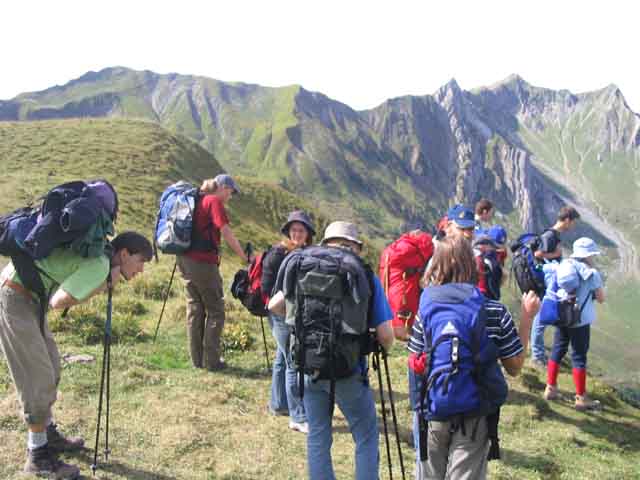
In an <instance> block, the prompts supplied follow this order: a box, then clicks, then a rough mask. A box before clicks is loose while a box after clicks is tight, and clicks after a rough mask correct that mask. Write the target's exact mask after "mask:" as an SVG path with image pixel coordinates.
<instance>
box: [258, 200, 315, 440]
mask: <svg viewBox="0 0 640 480" xmlns="http://www.w3.org/2000/svg"><path fill="white" fill-rule="evenodd" d="M280 231H281V232H282V234H283V235H284V236H285V238H284V239H283V240H282V241H281V242H280V243H278V244H277V245H274V246H273V247H272V248H271V249H270V250H269V251H268V252H267V254H266V255H265V257H264V260H263V261H262V281H261V286H262V291H263V292H268V293H271V291H272V290H273V286H274V285H275V283H276V277H277V276H278V269H279V268H280V265H281V264H282V262H283V260H284V258H285V257H286V256H287V255H288V254H289V252H291V251H293V250H295V249H297V248H303V247H306V246H309V245H311V243H312V241H313V236H314V235H315V233H316V231H315V229H314V228H313V224H312V223H311V219H310V218H309V216H308V215H307V214H306V213H305V212H303V211H302V210H296V211H293V212H291V213H290V214H289V217H288V218H287V222H286V223H285V224H284V225H283V226H282V228H281V229H280ZM269 325H271V331H272V333H273V337H274V338H275V339H276V343H277V345H278V348H277V350H276V358H275V360H274V362H273V374H272V380H271V400H270V402H269V411H270V412H271V413H272V414H274V415H289V417H290V420H289V428H290V429H292V430H295V431H298V432H303V433H307V432H308V426H307V418H306V415H305V411H304V405H303V404H302V399H301V398H300V395H299V393H298V384H297V382H296V378H297V377H296V371H295V370H294V369H293V368H292V365H291V359H290V356H289V336H290V330H289V327H288V326H287V325H286V323H285V321H284V318H282V317H280V316H278V315H275V314H273V313H270V314H269Z"/></svg>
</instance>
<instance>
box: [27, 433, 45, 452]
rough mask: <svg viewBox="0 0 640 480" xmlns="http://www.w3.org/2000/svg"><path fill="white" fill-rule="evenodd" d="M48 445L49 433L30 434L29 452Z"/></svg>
mask: <svg viewBox="0 0 640 480" xmlns="http://www.w3.org/2000/svg"><path fill="white" fill-rule="evenodd" d="M46 444H47V432H37V433H36V432H29V440H28V442H27V446H28V448H29V450H35V449H36V448H40V447H42V446H43V445H46Z"/></svg>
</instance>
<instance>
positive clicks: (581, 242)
mask: <svg viewBox="0 0 640 480" xmlns="http://www.w3.org/2000/svg"><path fill="white" fill-rule="evenodd" d="M600 253H601V252H600V250H598V246H597V245H596V242H594V241H593V240H591V239H590V238H589V237H581V238H579V239H577V240H576V241H575V242H573V253H572V254H571V258H588V257H593V256H594V255H600Z"/></svg>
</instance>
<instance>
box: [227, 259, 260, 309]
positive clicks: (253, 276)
mask: <svg viewBox="0 0 640 480" xmlns="http://www.w3.org/2000/svg"><path fill="white" fill-rule="evenodd" d="M268 251H269V250H265V251H264V252H262V253H260V254H259V255H257V256H256V257H255V258H254V259H253V261H252V262H251V263H250V264H249V266H248V267H246V268H241V269H240V270H238V271H237V272H236V274H235V276H234V277H233V283H232V284H231V295H233V298H237V299H238V300H240V302H242V305H244V306H245V308H246V309H247V310H249V312H250V313H251V314H252V315H255V316H257V317H266V316H268V315H269V312H268V310H267V307H266V305H267V303H268V302H269V295H268V294H267V293H266V292H263V291H262V288H261V287H262V286H261V283H262V261H263V260H264V257H265V256H266V255H267V252H268Z"/></svg>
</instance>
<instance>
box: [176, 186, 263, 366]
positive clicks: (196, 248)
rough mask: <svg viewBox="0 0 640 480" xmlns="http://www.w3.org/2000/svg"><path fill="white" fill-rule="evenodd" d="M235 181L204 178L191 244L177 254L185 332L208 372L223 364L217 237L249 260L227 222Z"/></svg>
mask: <svg viewBox="0 0 640 480" xmlns="http://www.w3.org/2000/svg"><path fill="white" fill-rule="evenodd" d="M236 193H239V189H238V186H237V185H236V183H235V182H234V181H233V179H232V178H231V177H230V176H229V175H226V174H220V175H218V176H217V177H216V178H213V179H208V180H205V181H204V182H202V186H201V187H200V192H199V195H198V198H197V200H196V206H195V214H194V221H193V230H194V231H193V234H192V241H191V248H190V250H189V251H187V252H186V253H184V254H182V255H177V263H178V268H179V269H180V273H181V274H182V278H183V279H184V284H185V287H186V292H187V331H188V333H189V346H190V352H191V362H192V363H193V366H194V367H196V368H204V367H206V368H207V369H208V370H210V371H214V370H220V369H222V368H224V367H225V363H224V360H223V359H222V358H221V347H220V338H221V336H222V329H223V327H224V298H223V297H224V293H223V288H222V277H221V276H220V270H219V266H220V239H221V238H224V240H225V242H227V245H229V246H230V247H231V249H232V250H233V251H234V252H235V253H236V255H238V256H239V257H240V258H242V259H243V260H244V261H246V262H249V261H250V260H251V259H250V258H247V254H246V253H245V252H244V251H243V250H242V246H241V245H240V243H239V242H238V240H237V239H236V237H235V235H234V234H233V232H232V231H231V227H230V226H229V219H228V218H227V212H226V211H225V208H224V205H225V203H227V202H228V201H229V200H230V199H231V197H232V195H234V194H236Z"/></svg>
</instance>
